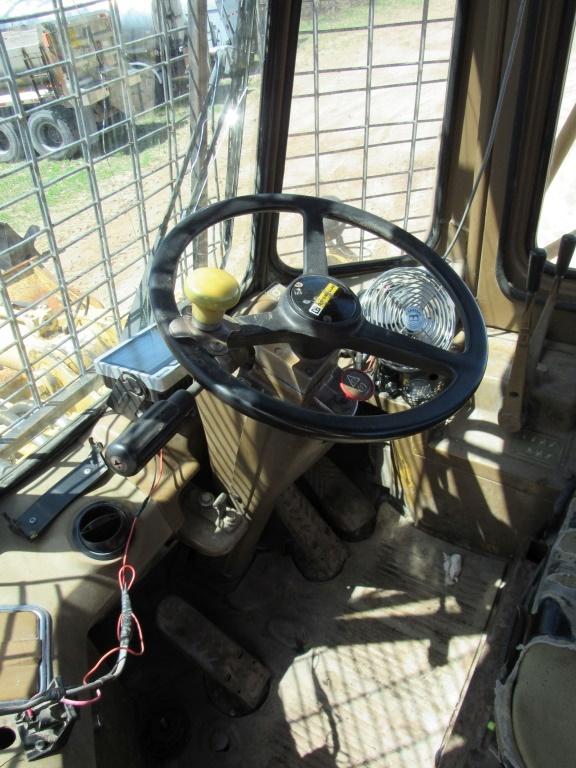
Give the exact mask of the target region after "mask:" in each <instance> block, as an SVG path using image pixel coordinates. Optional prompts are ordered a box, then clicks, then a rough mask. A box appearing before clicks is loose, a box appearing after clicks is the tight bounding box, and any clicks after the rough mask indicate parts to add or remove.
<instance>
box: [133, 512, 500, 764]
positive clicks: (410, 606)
mask: <svg viewBox="0 0 576 768" xmlns="http://www.w3.org/2000/svg"><path fill="white" fill-rule="evenodd" d="M347 547H348V548H349V550H350V557H349V559H348V561H347V563H346V565H345V566H344V569H343V571H342V572H341V573H340V575H339V576H338V577H337V578H335V579H334V580H332V581H331V582H327V583H323V584H317V583H310V582H307V581H306V580H305V579H304V578H303V577H302V576H301V574H300V573H299V571H298V570H297V569H296V567H295V566H294V565H293V563H292V561H291V559H290V557H289V556H288V555H287V554H286V555H280V554H278V553H277V552H268V553H260V554H259V555H258V557H257V558H256V560H255V562H254V564H253V566H252V568H251V569H250V571H249V573H248V575H247V576H246V578H245V579H244V581H243V582H242V584H241V585H240V587H239V588H238V589H237V590H236V591H235V592H234V593H232V594H231V595H229V596H228V597H227V598H226V599H225V600H223V601H222V604H221V605H220V607H216V608H215V606H214V604H212V606H211V609H212V614H211V617H210V618H211V620H212V621H216V622H217V623H218V625H219V626H220V627H221V628H222V629H223V630H224V631H226V632H227V633H228V634H229V635H230V636H231V637H233V638H234V639H235V640H236V641H237V642H239V643H240V644H242V645H244V647H245V648H247V649H248V650H249V651H250V652H251V653H252V654H254V655H255V656H256V657H257V658H259V659H260V660H261V661H262V662H263V663H264V664H265V665H266V666H267V667H268V669H269V670H270V671H271V673H272V678H273V679H272V686H271V690H270V693H269V695H268V698H267V700H266V701H265V703H264V704H263V705H262V706H261V707H260V709H259V710H257V711H256V712H254V713H253V714H250V715H247V716H244V717H230V716H229V714H228V713H226V711H225V709H226V704H225V702H224V703H223V702H222V701H220V700H218V698H217V697H215V696H214V695H212V694H211V691H210V686H209V685H207V684H206V683H205V682H203V681H202V679H201V677H198V679H196V680H195V681H192V680H189V681H188V683H187V684H186V686H185V687H186V691H187V693H186V695H185V698H186V709H187V712H188V716H189V720H190V723H191V735H190V738H189V740H188V744H187V746H186V748H185V750H184V751H183V752H182V753H181V754H180V755H179V756H178V757H177V758H176V757H174V758H168V759H166V760H164V761H162V762H159V761H158V759H156V760H155V762H153V764H154V765H167V766H171V767H172V766H174V768H175V767H176V766H178V767H179V766H198V767H199V768H212V766H215V767H219V766H221V767H222V768H228V767H229V766H233V767H234V768H292V767H294V768H301V767H302V766H305V767H306V768H335V767H338V768H359V767H360V766H370V767H371V768H379V767H380V766H382V767H385V768H400V767H402V768H418V767H420V766H422V768H431V766H433V765H434V757H435V754H436V752H437V751H438V749H439V748H440V746H441V743H442V739H443V736H444V733H445V731H446V729H447V727H448V725H449V722H450V718H451V716H452V712H453V710H454V708H455V706H456V705H457V704H458V701H459V698H460V695H461V691H462V689H463V687H464V686H465V683H466V680H467V678H468V675H469V674H470V672H471V668H472V665H473V662H474V658H475V654H476V651H477V649H478V645H479V643H480V641H481V638H482V635H483V631H484V628H485V625H486V622H487V619H488V615H489V612H490V610H491V607H492V604H493V602H494V599H495V596H496V593H497V590H498V588H499V584H500V579H501V577H502V575H503V570H504V567H505V562H504V561H503V560H500V559H498V558H494V557H488V556H486V557H485V556H480V555H477V554H473V553H471V552H468V551H466V550H461V549H458V548H456V547H453V546H451V545H449V544H446V543H445V542H442V541H440V540H438V539H435V538H434V537H432V536H430V535H428V534H426V533H423V532H421V531H418V530H416V529H415V528H413V527H412V526H411V525H410V524H408V523H406V522H405V521H403V520H400V519H399V518H398V516H397V514H396V513H395V512H393V511H392V510H387V509H385V510H384V511H381V513H380V516H379V520H378V524H377V527H376V531H375V533H374V535H373V536H372V537H371V538H370V539H369V540H367V541H364V542H361V543H355V544H347ZM444 553H447V554H454V553H459V554H461V556H462V572H461V575H460V579H459V581H458V583H456V584H454V585H452V586H447V585H446V584H445V578H444V569H443V559H444ZM199 607H200V606H199ZM179 679H180V681H182V675H181V674H180V678H179ZM147 764H148V763H147Z"/></svg>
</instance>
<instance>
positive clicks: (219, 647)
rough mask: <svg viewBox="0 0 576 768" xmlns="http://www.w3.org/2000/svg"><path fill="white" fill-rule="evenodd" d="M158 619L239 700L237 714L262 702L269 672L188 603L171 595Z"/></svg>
mask: <svg viewBox="0 0 576 768" xmlns="http://www.w3.org/2000/svg"><path fill="white" fill-rule="evenodd" d="M156 622H157V624H158V627H159V628H160V630H161V631H162V632H163V633H164V634H165V635H166V637H168V639H169V640H171V641H172V642H173V643H174V644H175V645H176V646H177V647H178V648H179V649H180V650H181V651H183V652H184V653H185V654H186V656H188V657H190V658H191V659H192V660H193V661H194V662H195V663H196V664H197V665H198V666H199V667H200V669H201V670H202V671H203V672H204V673H205V675H206V676H207V677H208V678H210V680H211V681H213V682H214V683H216V684H217V685H218V686H220V687H221V688H222V689H224V691H225V692H226V694H228V697H229V698H230V700H231V701H233V702H235V703H236V704H235V705H234V707H233V709H234V710H235V711H234V714H243V715H244V714H249V713H250V712H253V711H254V710H255V709H257V708H258V707H259V706H260V705H261V704H262V702H263V701H264V699H265V698H266V696H267V694H268V688H269V686H270V672H269V671H268V670H267V669H266V667H265V666H263V665H262V664H261V663H260V662H259V661H258V660H257V659H255V658H254V657H253V656H252V655H251V654H249V653H248V652H247V651H245V650H244V649H243V648H242V647H241V646H239V645H238V644H237V643H236V642H234V640H232V639H231V638H229V637H228V636H227V635H225V634H224V632H222V631H221V630H220V629H218V627H216V626H215V625H214V624H212V622H211V621H208V619H207V618H206V617H205V616H203V615H202V614H201V613H200V612H199V611H197V610H196V609H195V608H193V607H192V606H191V605H190V604H189V603H187V602H186V601H185V600H182V598H180V597H177V596H176V595H168V597H165V598H164V599H163V600H162V601H161V602H160V605H159V606H158V610H157V612H156ZM230 714H232V712H230Z"/></svg>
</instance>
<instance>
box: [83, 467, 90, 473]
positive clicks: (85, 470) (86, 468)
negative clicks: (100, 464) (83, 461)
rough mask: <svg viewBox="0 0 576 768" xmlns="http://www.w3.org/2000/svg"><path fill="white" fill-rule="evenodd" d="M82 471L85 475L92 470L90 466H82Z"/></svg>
mask: <svg viewBox="0 0 576 768" xmlns="http://www.w3.org/2000/svg"><path fill="white" fill-rule="evenodd" d="M82 472H83V473H84V474H85V475H89V474H90V473H91V472H92V470H91V469H90V467H84V469H83V470H82Z"/></svg>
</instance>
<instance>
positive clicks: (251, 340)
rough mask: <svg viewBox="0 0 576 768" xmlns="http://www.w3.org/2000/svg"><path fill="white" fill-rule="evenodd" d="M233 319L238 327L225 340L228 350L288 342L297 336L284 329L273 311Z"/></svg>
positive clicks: (284, 326)
mask: <svg viewBox="0 0 576 768" xmlns="http://www.w3.org/2000/svg"><path fill="white" fill-rule="evenodd" d="M234 319H235V320H236V321H237V323H238V326H237V327H235V328H234V329H233V330H231V331H230V334H229V335H228V338H227V340H226V342H227V344H228V346H229V347H230V349H237V348H243V347H253V346H256V345H258V344H277V343H282V342H290V341H293V340H294V337H295V336H296V335H297V334H295V333H294V332H293V331H290V330H289V329H287V328H286V325H285V323H283V321H282V318H281V317H280V316H279V315H278V313H277V312H275V311H272V312H261V313H258V314H254V315H238V316H237V317H235V318H234Z"/></svg>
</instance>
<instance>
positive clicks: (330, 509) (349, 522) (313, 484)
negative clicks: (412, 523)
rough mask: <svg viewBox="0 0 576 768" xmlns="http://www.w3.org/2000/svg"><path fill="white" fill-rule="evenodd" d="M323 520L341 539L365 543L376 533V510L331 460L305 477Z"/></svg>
mask: <svg viewBox="0 0 576 768" xmlns="http://www.w3.org/2000/svg"><path fill="white" fill-rule="evenodd" d="M303 479H304V481H305V482H306V484H307V485H308V486H309V488H310V489H311V490H312V493H313V494H314V496H315V497H316V499H317V500H318V504H319V509H320V512H321V514H322V516H323V517H324V518H325V519H326V521H327V522H328V523H329V524H330V526H331V527H332V528H333V529H334V531H335V532H336V533H337V534H338V536H340V537H341V538H342V539H345V540H346V541H362V540H363V539H367V538H368V537H369V536H371V534H372V533H373V531H374V526H375V525H376V515H377V513H376V510H375V508H374V507H373V505H372V504H370V502H369V501H368V499H367V498H366V497H365V496H364V494H363V493H362V491H360V489H359V488H358V487H357V486H356V485H355V484H354V483H353V482H352V481H351V480H350V479H349V478H348V477H347V476H346V475H345V474H344V473H343V472H342V470H341V469H340V468H339V467H338V466H337V465H336V464H334V462H333V461H330V459H328V458H326V456H324V458H322V459H320V461H319V462H317V463H316V464H315V465H314V466H313V467H312V468H311V469H309V470H308V471H307V472H306V473H305V474H304V476H303Z"/></svg>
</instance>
